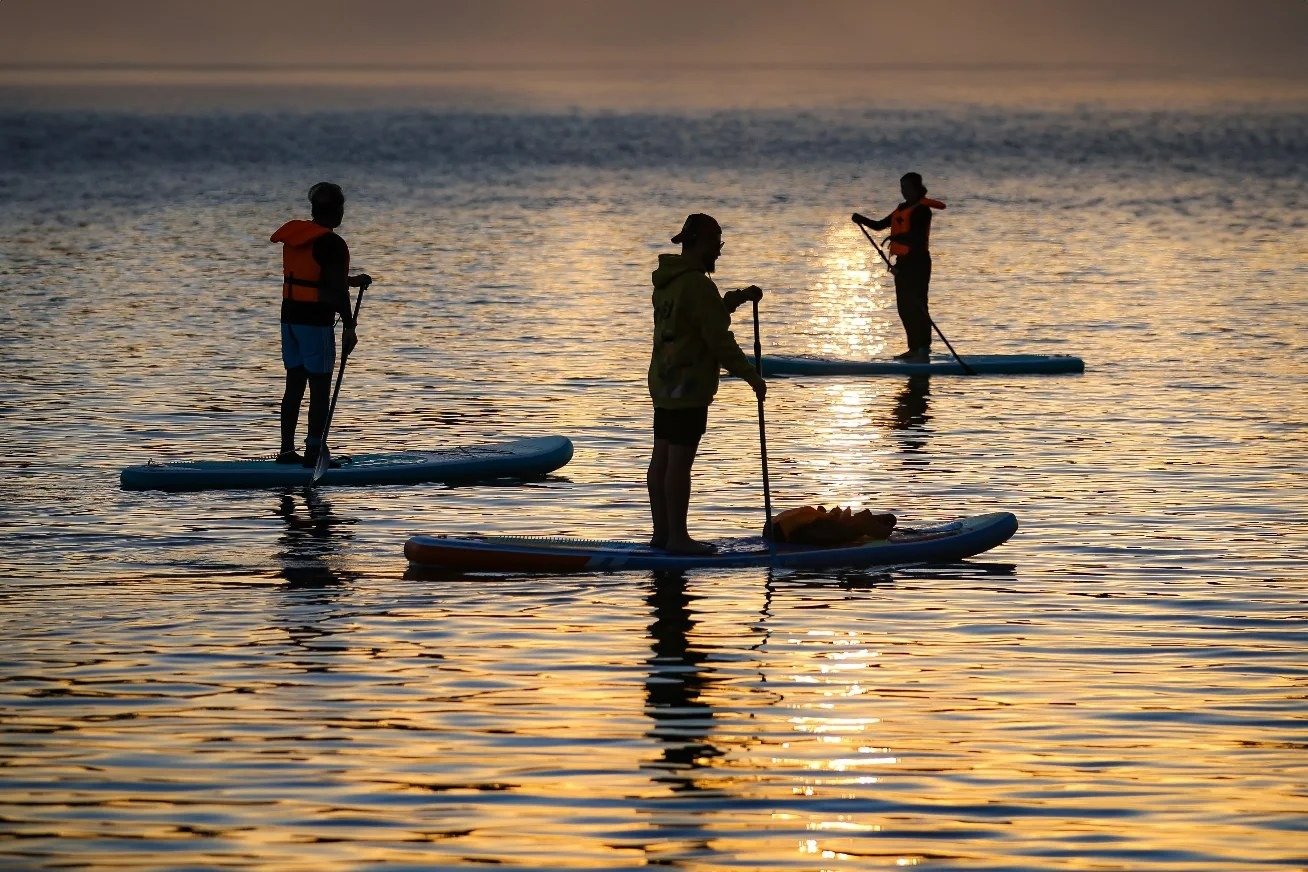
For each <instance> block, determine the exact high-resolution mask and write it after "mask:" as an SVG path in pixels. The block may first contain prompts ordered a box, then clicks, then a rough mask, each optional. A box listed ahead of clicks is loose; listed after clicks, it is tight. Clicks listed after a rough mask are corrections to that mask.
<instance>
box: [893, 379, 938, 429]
mask: <svg viewBox="0 0 1308 872" xmlns="http://www.w3.org/2000/svg"><path fill="white" fill-rule="evenodd" d="M930 395H931V377H930V376H927V375H910V376H909V377H908V381H907V383H905V385H904V387H903V388H902V389H900V391H899V393H898V394H896V395H895V408H894V411H893V413H892V418H891V421H890V429H891V430H923V431H925V430H926V423H927V421H930V420H931V416H930V415H928V414H927V405H928V404H927V397H929V396H930Z"/></svg>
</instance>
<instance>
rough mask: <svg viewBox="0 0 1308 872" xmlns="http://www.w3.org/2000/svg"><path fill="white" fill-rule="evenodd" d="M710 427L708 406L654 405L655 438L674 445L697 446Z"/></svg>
mask: <svg viewBox="0 0 1308 872" xmlns="http://www.w3.org/2000/svg"><path fill="white" fill-rule="evenodd" d="M707 429H708V406H702V407H700V408H698V409H660V408H659V407H658V406H655V407H654V438H655V439H666V440H668V442H671V443H672V444H673V445H688V446H690V447H692V448H693V447H695V446H696V445H698V444H699V439H700V437H701V436H703V435H704V431H705V430H707Z"/></svg>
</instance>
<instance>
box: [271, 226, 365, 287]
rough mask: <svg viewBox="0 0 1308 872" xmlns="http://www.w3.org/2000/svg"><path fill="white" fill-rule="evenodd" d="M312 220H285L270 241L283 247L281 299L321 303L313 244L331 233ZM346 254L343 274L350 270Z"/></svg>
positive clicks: (320, 280)
mask: <svg viewBox="0 0 1308 872" xmlns="http://www.w3.org/2000/svg"><path fill="white" fill-rule="evenodd" d="M331 232H332V229H331V228H330V227H323V226H322V225H321V224H318V223H316V222H314V221H303V220H295V221H287V222H286V223H285V224H283V225H282V226H281V227H278V228H277V232H276V233H274V234H273V235H272V241H273V242H280V243H281V244H282V299H283V300H294V301H296V302H297V303H319V302H322V294H321V289H322V267H321V266H319V264H318V261H317V260H315V259H314V257H313V243H314V242H315V241H316V240H318V239H319V238H320V237H323V236H326V235H327V234H328V233H331ZM349 257H350V256H349V253H348V252H347V253H346V255H345V271H346V272H347V273H348V272H349V270H350V259H349Z"/></svg>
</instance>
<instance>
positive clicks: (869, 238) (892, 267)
mask: <svg viewBox="0 0 1308 872" xmlns="http://www.w3.org/2000/svg"><path fill="white" fill-rule="evenodd" d="M854 223H855V224H857V223H858V222H857V221H856V222H854ZM858 229H859V230H862V231H863V235H864V236H866V237H867V241H868V242H870V243H872V247H873V248H875V249H876V250H877V254H879V255H881V259H882V260H883V261H885V263H886V269H888V270H890V272H891V273H892V274H893V273H894V271H895V265H894V264H892V263H891V262H890V258H888V257H886V253H885V252H884V251H882V250H881V246H879V245H877V241H876V240H875V239H873V238H872V234H871V233H868V232H867V228H866V227H864V226H863V225H862V224H859V225H858ZM922 314H923V315H925V316H926V319H927V322H928V323H929V324H930V325H931V329H932V330H935V331H936V335H937V336H939V337H940V341H941V342H943V343H945V347H946V348H948V349H949V353H950V354H952V355H954V360H957V361H958V365H959V366H961V367H962V368H963V372H964V373H966V374H967V375H976V370H974V369H972V367H970V366H968V365H967V363H966V362H965V361H964V360H963V358H961V357H959V356H958V352H957V351H955V350H954V346H952V345H950V344H949V340H948V339H946V338H945V334H944V332H943V331H942V330H941V329H940V327H939V326H938V325H937V324H936V322H935V321H934V320H933V319H932V317H931V313H930V312H928V311H927V308H926V306H923V307H922Z"/></svg>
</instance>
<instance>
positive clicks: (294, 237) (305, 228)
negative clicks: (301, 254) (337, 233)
mask: <svg viewBox="0 0 1308 872" xmlns="http://www.w3.org/2000/svg"><path fill="white" fill-rule="evenodd" d="M331 232H332V229H331V228H330V227H323V226H322V225H321V224H319V223H317V222H316V221H305V220H303V219H300V218H297V219H296V220H294V221H287V222H286V223H285V224H283V225H282V226H281V227H278V228H277V230H276V231H275V232H274V233H273V235H272V237H271V241H272V242H285V243H286V244H288V245H307V244H308V243H310V242H313V241H314V240H315V239H317V238H318V237H319V236H325V235H327V234H328V233H331Z"/></svg>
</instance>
